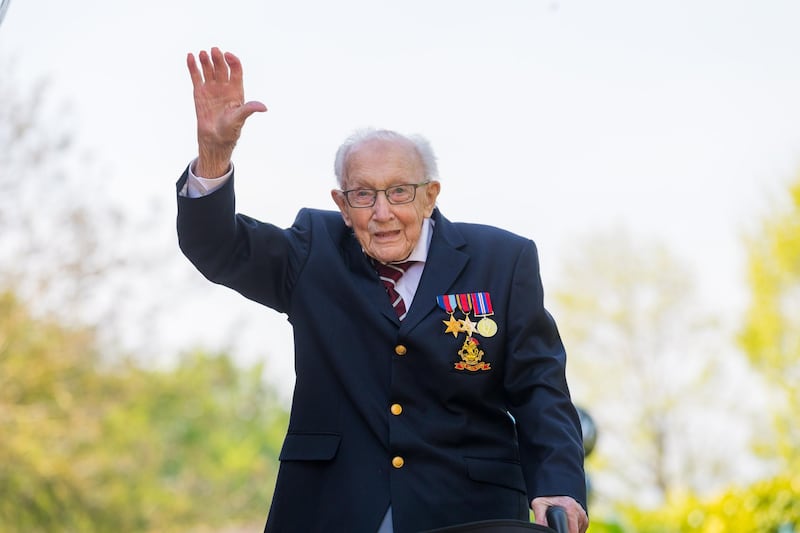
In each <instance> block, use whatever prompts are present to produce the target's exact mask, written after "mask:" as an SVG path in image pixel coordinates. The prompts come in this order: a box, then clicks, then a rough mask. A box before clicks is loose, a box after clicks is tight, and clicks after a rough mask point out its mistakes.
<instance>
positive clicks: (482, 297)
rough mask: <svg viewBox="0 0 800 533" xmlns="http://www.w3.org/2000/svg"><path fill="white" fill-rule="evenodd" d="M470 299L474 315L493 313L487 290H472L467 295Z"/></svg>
mask: <svg viewBox="0 0 800 533" xmlns="http://www.w3.org/2000/svg"><path fill="white" fill-rule="evenodd" d="M469 297H470V299H471V300H472V308H473V309H475V316H489V315H493V314H494V310H493V309H492V298H491V297H490V296H489V293H488V292H473V293H472V294H470V295H469Z"/></svg>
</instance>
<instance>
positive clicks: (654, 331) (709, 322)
mask: <svg viewBox="0 0 800 533" xmlns="http://www.w3.org/2000/svg"><path fill="white" fill-rule="evenodd" d="M560 274H561V275H560V277H559V283H558V286H557V289H556V291H555V305H554V310H555V311H556V312H557V315H558V319H559V325H560V327H561V330H562V335H563V337H564V342H565V344H566V346H567V352H568V354H569V356H570V363H569V366H568V369H569V372H570V374H571V381H572V389H573V394H575V396H576V400H577V401H578V402H579V403H581V404H583V406H584V407H587V408H588V410H589V411H590V412H591V414H592V416H593V417H594V418H595V420H596V422H597V426H598V427H599V435H600V437H599V441H598V445H597V448H596V449H595V452H594V453H593V455H592V456H591V457H590V458H589V466H590V470H591V473H592V479H593V481H594V485H595V489H596V490H595V491H594V493H595V496H596V505H600V506H603V505H609V506H612V507H613V506H616V504H619V503H625V504H630V503H631V502H633V504H634V505H635V504H638V505H643V506H645V507H653V506H658V505H660V504H661V503H663V502H664V501H665V500H666V498H667V497H669V495H671V494H673V493H683V492H686V491H705V490H709V489H710V488H713V487H716V486H718V485H720V484H722V483H724V480H725V479H726V477H727V475H728V474H730V471H731V467H730V466H729V464H728V462H727V456H728V455H730V454H731V453H735V452H734V451H733V450H731V449H728V450H727V452H726V451H725V450H724V449H722V450H721V449H720V447H719V446H717V447H714V446H713V441H714V439H713V435H714V432H717V433H718V435H719V437H720V438H719V440H720V441H724V439H725V435H724V431H725V428H724V427H723V428H720V427H715V426H714V424H712V423H710V422H709V418H710V417H714V416H722V415H723V413H725V411H726V410H729V407H730V405H732V399H730V400H729V399H726V397H725V396H726V390H727V389H726V388H725V387H723V386H722V384H723V382H724V381H725V379H726V378H727V372H725V368H724V367H723V365H722V364H721V358H720V355H721V353H722V351H723V348H724V345H723V344H722V343H721V341H720V338H721V336H720V332H719V329H718V325H717V323H716V322H715V320H713V319H711V318H709V317H708V316H706V315H704V314H703V313H701V312H700V311H699V306H698V304H697V302H696V300H695V298H694V292H693V291H694V289H693V285H692V279H691V273H690V270H689V269H688V268H687V267H686V266H685V265H683V264H682V263H681V262H680V261H679V260H678V259H676V257H675V256H674V255H672V254H671V253H670V252H669V251H668V250H667V249H666V248H665V247H664V246H662V245H659V244H657V243H653V242H647V243H642V242H635V241H634V239H633V237H632V236H631V235H630V234H629V233H627V232H626V231H624V230H613V231H608V232H606V233H601V234H595V235H590V236H589V237H588V238H586V239H585V240H581V241H580V242H579V243H578V245H577V246H576V247H575V252H574V253H573V254H572V255H571V256H570V257H569V258H568V259H567V260H566V261H565V264H564V268H562V270H561V273H560ZM698 406H702V409H698ZM712 420H713V418H712ZM710 445H711V449H709V446H710ZM601 514H602V513H601Z"/></svg>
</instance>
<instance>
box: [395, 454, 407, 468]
mask: <svg viewBox="0 0 800 533" xmlns="http://www.w3.org/2000/svg"><path fill="white" fill-rule="evenodd" d="M404 464H405V461H404V460H403V458H402V457H400V456H399V455H398V456H397V457H394V458H392V466H393V467H395V468H403V465H404Z"/></svg>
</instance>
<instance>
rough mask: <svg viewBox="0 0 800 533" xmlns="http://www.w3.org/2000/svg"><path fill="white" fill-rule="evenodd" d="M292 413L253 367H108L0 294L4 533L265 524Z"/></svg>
mask: <svg viewBox="0 0 800 533" xmlns="http://www.w3.org/2000/svg"><path fill="white" fill-rule="evenodd" d="M286 423H287V414H286V411H285V409H284V408H283V407H281V406H280V405H279V403H278V401H277V399H276V398H275V396H274V394H273V393H272V391H271V390H270V389H269V388H268V387H266V386H265V385H264V382H263V380H262V369H261V367H260V366H254V367H252V368H247V369H240V368H237V367H236V366H235V365H234V364H233V363H232V361H231V360H230V358H229V357H227V356H225V355H209V354H205V353H201V352H198V353H192V354H188V355H186V356H185V357H184V358H183V359H182V360H181V361H180V362H179V363H178V364H177V365H176V366H175V367H174V368H172V369H169V370H161V371H158V370H147V369H144V368H141V366H139V365H136V364H133V363H130V362H125V363H121V364H114V365H110V364H105V363H104V362H103V360H102V358H101V357H100V354H99V353H97V351H96V348H95V344H94V334H93V332H92V331H91V330H88V329H68V328H65V327H64V326H63V325H60V324H59V323H56V322H49V321H46V320H41V319H34V318H32V317H31V316H30V315H29V314H28V312H27V310H26V309H25V307H24V306H23V305H21V304H20V302H19V301H17V300H16V299H15V297H14V296H13V295H11V294H8V293H6V294H0V435H2V438H0V464H2V465H3V468H2V469H0V493H1V494H3V497H2V498H0V523H1V524H3V530H4V531H12V532H13V531H80V532H85V531H89V532H90V531H165V532H169V531H186V530H190V529H198V528H202V527H211V528H213V527H221V526H224V525H230V524H236V523H239V524H253V523H260V522H262V521H263V520H264V518H265V517H266V512H267V508H268V504H269V501H270V498H271V492H272V487H273V485H274V477H275V474H276V467H277V454H278V450H279V446H280V442H281V440H282V437H283V433H284V431H285V427H286Z"/></svg>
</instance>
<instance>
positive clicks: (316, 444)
mask: <svg viewBox="0 0 800 533" xmlns="http://www.w3.org/2000/svg"><path fill="white" fill-rule="evenodd" d="M341 440H342V436H341V435H339V434H337V433H289V434H288V435H286V439H285V440H284V441H283V447H282V448H281V454H280V456H279V457H278V459H280V460H281V461H330V460H331V459H333V458H334V457H336V452H338V451H339V443H340V442H341Z"/></svg>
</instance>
